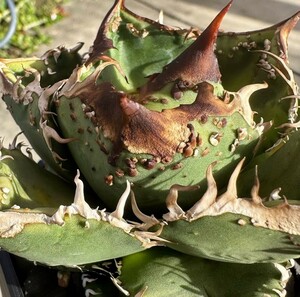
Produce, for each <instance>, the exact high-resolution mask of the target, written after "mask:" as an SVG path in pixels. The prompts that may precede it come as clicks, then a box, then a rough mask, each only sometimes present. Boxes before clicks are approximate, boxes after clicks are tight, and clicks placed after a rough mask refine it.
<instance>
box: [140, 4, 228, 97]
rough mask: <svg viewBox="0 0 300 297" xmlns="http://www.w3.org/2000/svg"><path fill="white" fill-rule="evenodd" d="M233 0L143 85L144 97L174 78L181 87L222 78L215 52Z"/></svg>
mask: <svg viewBox="0 0 300 297" xmlns="http://www.w3.org/2000/svg"><path fill="white" fill-rule="evenodd" d="M231 4H232V1H230V2H229V4H227V6H225V7H224V8H223V9H222V10H221V12H220V13H219V14H218V15H217V16H216V17H215V19H214V20H213V21H212V22H211V23H210V25H209V26H208V27H207V28H206V29H205V30H204V31H203V32H202V34H201V35H200V36H199V37H198V38H197V39H196V40H195V42H194V43H193V44H192V45H191V46H190V47H188V48H187V49H186V50H185V51H184V52H183V53H181V54H180V55H179V56H178V57H177V58H176V59H175V60H173V61H172V62H171V63H170V64H168V65H166V66H165V67H164V69H163V71H162V73H160V74H155V75H153V76H152V77H151V78H150V80H149V82H148V83H147V84H146V85H144V86H143V87H142V88H141V98H145V97H147V96H148V95H150V94H152V93H154V92H156V91H159V90H160V89H162V88H163V87H164V86H166V85H167V84H168V83H170V82H176V85H177V86H178V88H179V89H187V88H192V87H194V86H195V85H197V84H199V83H200V82H202V81H205V80H207V81H213V82H219V81H220V78H221V73H220V70H219V65H218V61H217V58H216V55H215V53H214V50H215V44H216V40H217V35H218V30H219V27H220V25H221V22H222V20H223V18H224V16H225V14H226V13H227V11H228V10H229V8H230V6H231Z"/></svg>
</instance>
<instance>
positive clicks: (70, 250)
mask: <svg viewBox="0 0 300 297" xmlns="http://www.w3.org/2000/svg"><path fill="white" fill-rule="evenodd" d="M75 183H76V191H75V196H74V202H73V203H72V204H71V205H69V206H64V205H61V206H59V208H58V209H53V208H52V209H49V208H44V209H43V208H40V209H32V210H30V209H28V208H25V209H19V208H17V207H14V208H13V209H8V210H5V211H1V212H0V247H1V248H2V249H4V250H6V251H8V252H10V253H12V254H15V255H17V256H20V257H24V258H26V259H28V260H31V261H36V262H41V263H44V264H47V265H49V266H59V265H63V266H75V265H82V264H87V263H92V262H97V261H104V260H107V259H113V258H118V257H123V256H125V255H129V254H133V253H136V252H139V251H142V250H144V249H145V248H147V247H151V246H153V245H154V246H155V245H156V244H157V243H156V241H154V242H151V239H152V238H156V237H157V236H156V234H155V233H153V234H152V233H151V232H146V233H144V232H143V231H142V230H139V229H138V225H139V224H130V223H128V222H126V221H125V220H124V219H123V213H124V205H125V202H126V199H127V197H128V194H129V192H130V188H129V184H128V187H127V189H126V191H125V192H124V194H123V195H122V196H121V198H120V201H119V203H118V206H117V208H116V210H115V211H114V212H112V213H107V212H106V211H105V210H98V208H96V209H92V208H91V207H90V206H89V205H88V204H87V202H86V201H85V198H84V193H83V183H82V181H81V180H80V179H79V175H77V176H76V178H75ZM137 230H138V231H139V232H137V233H136V231H137ZM45 251H46V252H45Z"/></svg>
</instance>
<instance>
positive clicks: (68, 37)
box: [0, 0, 300, 144]
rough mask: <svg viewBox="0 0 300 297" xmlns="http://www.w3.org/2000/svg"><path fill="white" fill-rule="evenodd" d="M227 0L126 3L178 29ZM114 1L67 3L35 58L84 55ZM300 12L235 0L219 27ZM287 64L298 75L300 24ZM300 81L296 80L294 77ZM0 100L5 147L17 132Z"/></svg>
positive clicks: (299, 3) (238, 27)
mask: <svg viewBox="0 0 300 297" xmlns="http://www.w3.org/2000/svg"><path fill="white" fill-rule="evenodd" d="M227 2H228V0H163V1H162V0H151V1H150V0H127V1H126V6H127V7H128V8H129V9H131V10H132V11H134V12H136V13H137V14H140V15H143V16H147V17H149V18H152V19H157V18H158V14H159V11H160V10H163V11H164V23H165V24H168V25H173V26H179V27H189V26H194V27H195V26H196V27H200V28H204V27H206V26H207V25H208V24H209V23H210V21H211V20H212V18H213V17H214V16H215V15H216V14H217V13H218V11H219V10H220V9H221V8H223V6H225V5H226V4H227ZM112 3H113V0H70V1H69V3H68V4H66V5H65V10H66V12H67V14H68V16H67V17H65V18H64V19H63V20H62V21H60V22H58V23H57V24H55V25H53V26H51V27H49V28H47V29H46V30H47V32H48V33H49V34H50V35H51V36H52V38H53V39H52V42H51V44H47V45H43V46H42V47H41V48H40V49H39V51H38V52H37V53H36V55H38V56H39V55H41V54H42V53H44V52H45V51H46V50H47V49H49V48H53V47H56V46H58V45H66V46H67V47H71V46H73V45H75V44H76V43H77V42H78V41H82V42H84V43H85V45H84V48H83V51H82V53H83V52H85V51H88V49H89V47H90V46H91V45H92V43H93V40H94V38H95V35H96V33H97V31H98V27H99V25H100V23H101V20H102V19H103V17H104V16H105V14H106V12H107V10H108V9H109V7H110V6H111V5H112ZM299 10H300V0H235V1H234V3H233V5H232V7H231V9H230V11H229V13H228V14H227V15H226V17H225V19H224V21H223V23H222V26H221V28H222V29H224V30H226V31H245V30H246V31H248V30H256V29H261V28H264V27H268V26H270V25H272V24H275V23H277V22H279V21H281V20H284V19H286V18H288V17H289V16H291V15H293V14H294V13H296V12H297V11H299ZM289 41H290V48H289V52H290V54H289V58H290V63H291V65H293V68H294V70H295V71H296V72H298V73H299V72H300V24H298V25H297V26H296V28H295V29H294V31H293V32H292V33H291V35H290V38H289ZM297 80H298V83H299V82H300V79H299V77H298V78H297ZM19 131H20V130H19V128H18V127H17V125H16V124H15V123H14V122H13V120H11V118H10V115H9V113H8V112H7V111H6V109H5V106H4V103H3V102H2V101H1V100H0V136H2V137H5V139H6V142H5V143H6V144H7V143H8V142H10V141H11V140H12V138H13V136H14V135H15V134H16V133H17V132H19Z"/></svg>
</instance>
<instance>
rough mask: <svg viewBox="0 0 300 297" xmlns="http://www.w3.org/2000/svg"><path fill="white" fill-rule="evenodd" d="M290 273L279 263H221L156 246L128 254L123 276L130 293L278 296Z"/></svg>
mask: <svg viewBox="0 0 300 297" xmlns="http://www.w3.org/2000/svg"><path fill="white" fill-rule="evenodd" d="M282 272H283V273H282ZM287 276H288V272H287V270H286V269H285V268H284V267H283V266H281V265H277V264H252V265H245V264H230V263H221V262H215V261H209V260H205V259H200V258H196V257H192V256H188V255H184V254H181V253H177V252H175V251H170V250H169V249H164V248H156V249H153V250H148V251H145V252H141V253H138V254H135V255H130V256H127V257H125V258H124V259H123V264H122V269H121V276H120V280H121V285H122V287H123V288H124V289H126V290H128V291H129V293H130V296H143V297H156V296H157V297H169V296H189V297H192V296H195V297H196V296H197V297H199V296H201V297H208V296H209V297H232V296H243V297H247V296H248V297H264V296H272V297H277V296H278V294H279V293H282V294H283V292H284V286H285V284H286V282H287V280H288V277H287Z"/></svg>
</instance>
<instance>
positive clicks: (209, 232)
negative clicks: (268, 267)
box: [161, 214, 300, 264]
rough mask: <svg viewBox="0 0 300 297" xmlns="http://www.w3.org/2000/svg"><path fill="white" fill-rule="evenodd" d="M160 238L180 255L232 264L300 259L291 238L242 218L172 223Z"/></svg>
mask: <svg viewBox="0 0 300 297" xmlns="http://www.w3.org/2000/svg"><path fill="white" fill-rule="evenodd" d="M161 237H162V238H164V239H166V240H168V241H169V242H167V243H166V244H167V246H168V247H170V248H172V249H175V250H177V251H180V252H182V253H186V254H189V255H194V256H197V257H203V258H207V259H212V260H217V261H224V262H231V263H246V264H249V263H267V262H274V263H275V262H283V261H286V260H288V259H291V258H298V257H299V256H300V248H299V246H298V245H297V244H296V243H295V241H294V240H293V235H290V234H287V233H284V232H278V231H272V230H269V229H266V228H262V227H256V226H253V224H252V223H251V220H250V219H249V218H248V217H245V216H242V215H234V214H224V215H221V216H216V217H215V216H213V217H211V216H206V217H203V218H201V219H198V220H196V221H193V222H185V221H181V220H179V221H175V222H171V223H168V225H167V226H165V227H164V229H163V232H162V234H161ZM296 237H297V238H298V240H299V236H296Z"/></svg>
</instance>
